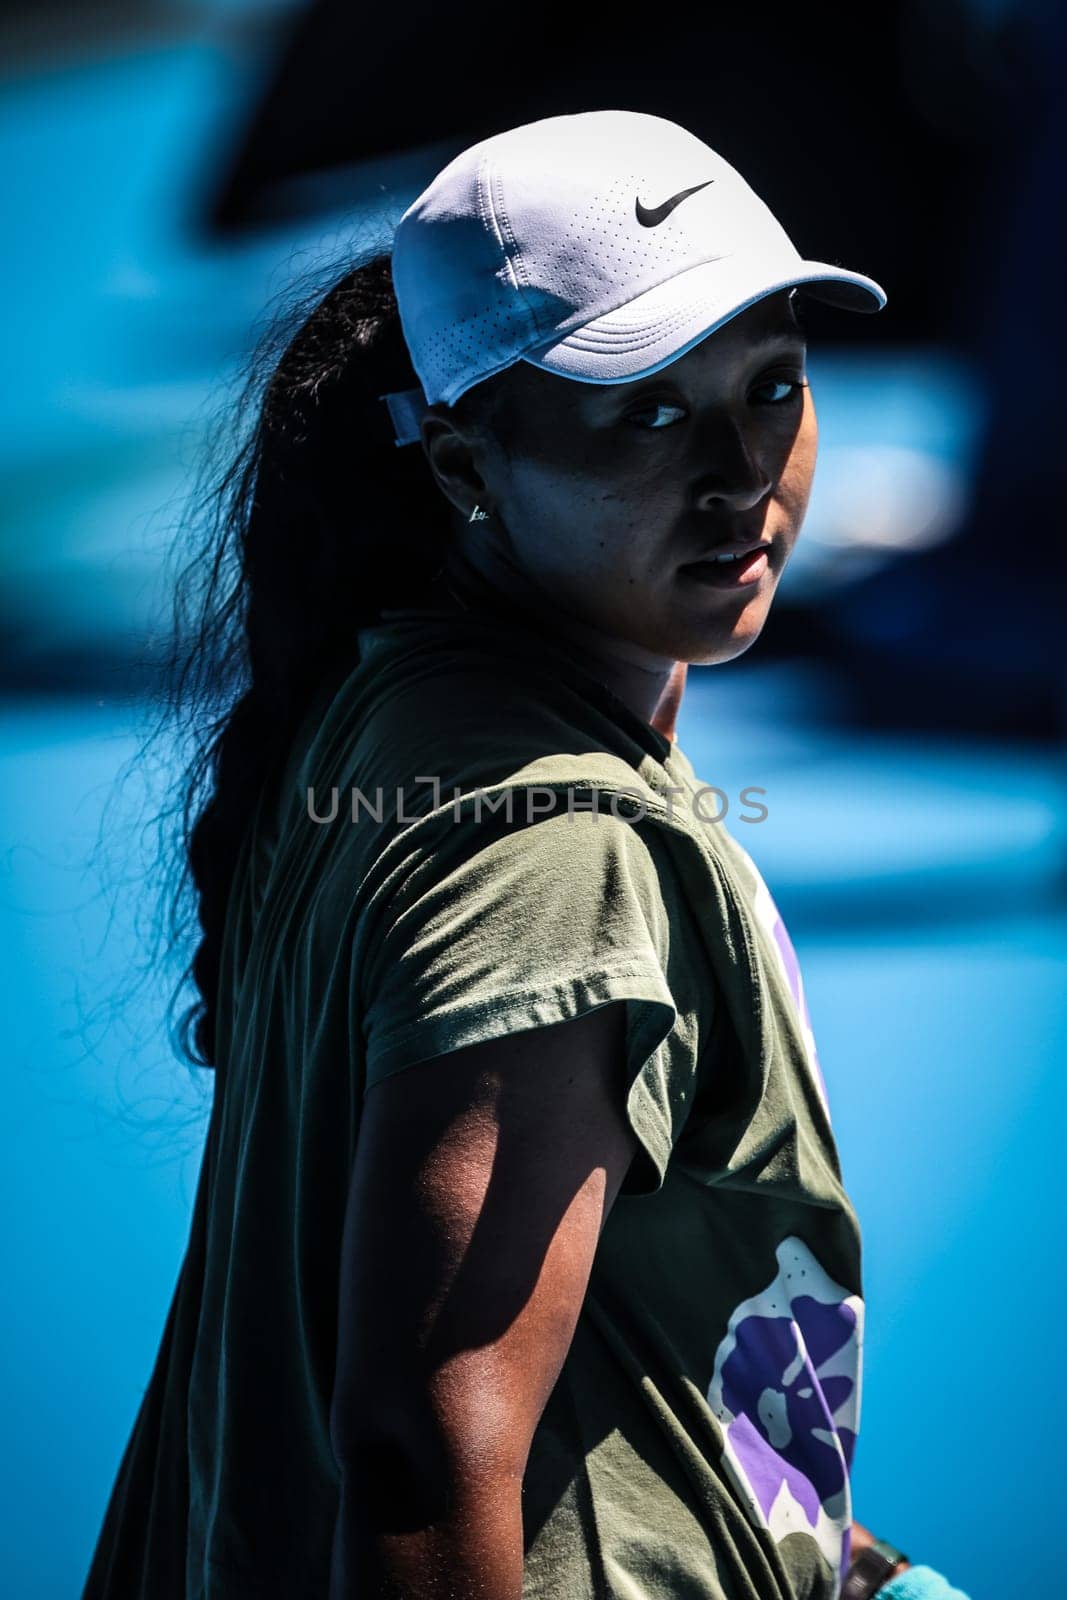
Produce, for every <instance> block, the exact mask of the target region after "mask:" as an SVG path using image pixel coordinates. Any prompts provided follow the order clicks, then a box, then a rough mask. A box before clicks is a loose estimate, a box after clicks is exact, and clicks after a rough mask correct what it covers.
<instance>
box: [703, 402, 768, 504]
mask: <svg viewBox="0 0 1067 1600" xmlns="http://www.w3.org/2000/svg"><path fill="white" fill-rule="evenodd" d="M702 445H703V448H702V452H701V455H702V468H703V470H702V471H701V472H700V473H699V477H698V482H697V503H698V505H699V506H700V508H701V509H702V510H703V509H705V508H706V509H713V508H714V507H715V506H716V505H718V506H728V507H729V508H730V509H731V510H733V511H751V510H752V509H753V508H754V507H755V506H758V505H759V503H760V501H761V500H762V499H763V498H764V497H765V496H766V495H767V494H769V492H770V489H771V486H772V484H773V482H774V480H773V478H772V476H771V474H770V473H769V472H768V470H767V468H766V466H765V465H764V464H763V461H762V459H761V458H760V456H758V455H757V454H756V452H755V451H754V449H753V448H752V445H751V443H750V442H749V441H748V440H747V439H746V438H745V434H744V430H743V429H742V428H741V427H740V426H739V425H738V424H737V423H736V422H735V421H723V422H721V423H720V424H719V426H717V427H716V428H714V429H713V430H710V431H709V432H708V434H707V435H706V436H705V438H704V440H703V441H702Z"/></svg>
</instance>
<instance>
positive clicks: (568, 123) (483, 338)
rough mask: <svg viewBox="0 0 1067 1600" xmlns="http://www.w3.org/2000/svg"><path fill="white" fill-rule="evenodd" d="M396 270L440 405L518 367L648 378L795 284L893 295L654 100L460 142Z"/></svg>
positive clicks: (415, 218)
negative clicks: (652, 105) (804, 241)
mask: <svg viewBox="0 0 1067 1600" xmlns="http://www.w3.org/2000/svg"><path fill="white" fill-rule="evenodd" d="M393 282H394V285H395V289H396V295H397V301H398V304H399V308H400V321H401V326H402V328H403V331H404V339H405V342H406V344H407V347H408V351H409V353H410V356H411V360H412V364H413V366H414V368H415V371H416V373H417V375H418V378H419V382H420V384H421V386H422V392H423V397H424V401H425V403H426V404H432V403H433V402H435V401H438V400H441V401H445V402H446V403H448V404H451V403H452V402H453V401H455V400H457V399H458V398H459V396H460V395H461V394H463V393H465V391H466V390H468V389H470V388H471V387H472V386H473V385H474V384H476V383H479V382H481V380H482V379H483V378H489V377H491V376H492V375H493V374H494V373H496V372H501V371H502V370H503V369H504V368H505V367H509V366H512V365H513V364H514V363H515V362H516V361H528V362H531V363H532V364H533V365H534V366H535V367H541V368H543V369H544V370H545V371H546V372H556V373H559V374H561V375H562V376H563V377H567V378H575V379H578V380H580V381H582V382H586V383H624V382H627V381H629V380H631V379H633V378H638V377H643V376H645V375H646V374H648V373H650V372H655V371H657V370H658V369H659V368H661V367H665V366H667V365H668V364H669V363H670V362H672V361H674V360H676V359H677V357H678V356H680V355H682V354H683V353H684V352H685V351H686V350H688V349H690V348H691V346H693V345H695V344H697V343H698V342H699V341H700V340H701V339H703V338H706V337H707V335H708V334H710V333H713V332H714V330H715V329H716V328H718V327H721V326H722V324H723V323H724V322H728V321H729V320H730V318H731V317H735V316H737V315H738V313H739V312H741V311H744V310H745V309H746V307H748V306H750V305H752V304H754V303H755V302H756V301H757V300H761V299H763V298H764V297H765V296H766V295H769V294H774V293H776V292H777V291H778V290H781V289H786V288H791V287H794V286H797V285H805V286H808V287H809V292H810V293H811V294H813V295H815V296H816V297H817V298H818V299H820V300H828V301H830V302H831V303H832V304H834V305H840V306H844V307H846V308H848V309H850V310H855V311H879V310H880V309H881V308H882V306H884V305H885V300H886V297H885V293H884V292H883V290H882V289H881V288H880V287H879V286H878V284H877V283H875V282H873V281H872V279H870V278H866V277H864V276H863V274H862V273H859V272H850V271H847V270H846V269H845V268H844V267H838V266H831V265H829V264H828V263H827V262H825V261H807V260H805V259H804V258H803V257H802V256H801V255H800V253H799V252H798V251H797V249H796V247H795V246H794V245H793V243H792V242H791V240H790V239H789V236H788V235H787V234H786V232H785V230H784V228H783V227H782V226H781V224H780V223H779V222H778V221H777V219H776V218H775V217H774V216H773V215H772V213H771V211H770V210H769V209H768V207H767V206H766V205H764V203H763V201H762V200H761V199H760V198H759V196H758V195H757V194H755V193H754V191H753V190H752V189H750V188H749V186H748V184H747V183H746V182H745V180H744V179H743V178H742V177H741V175H740V173H738V172H737V171H735V169H734V168H733V167H731V166H730V164H729V162H727V161H724V160H723V158H722V156H720V155H716V153H715V151H714V150H712V149H710V148H709V146H708V145H706V144H704V143H703V141H702V140H700V139H698V138H697V137H696V136H695V135H694V134H692V133H689V132H687V131H686V129H685V128H680V127H679V126H678V125H677V123H674V122H668V121H667V120H666V119H665V118H663V117H655V116H650V115H648V114H646V113H645V112H640V111H584V112H578V113H576V114H573V115H568V116H558V117H545V118H543V119H542V120H541V121H539V122H531V123H527V124H526V125H525V126H523V127H519V128H511V129H509V130H508V131H506V132H504V133H498V134H494V135H493V136H492V137H491V138H488V139H484V140H482V141H481V142H480V143H479V144H475V145H472V146H471V147H470V149H468V150H464V151H463V152H462V154H460V155H458V156H456V157H455V159H454V160H453V161H451V162H449V164H448V165H447V166H446V167H444V168H443V169H442V171H441V172H439V173H438V174H437V176H436V178H434V180H433V182H432V183H431V184H430V185H429V186H428V187H427V188H426V189H424V190H423V192H422V194H420V195H419V197H418V199H417V200H415V201H414V202H413V203H412V204H411V205H410V206H409V207H408V209H407V210H406V211H405V212H404V214H403V216H402V217H401V219H400V222H399V224H398V225H397V230H396V236H395V239H394V242H393ZM408 392H409V393H410V391H408ZM390 409H391V410H392V407H391V408H390Z"/></svg>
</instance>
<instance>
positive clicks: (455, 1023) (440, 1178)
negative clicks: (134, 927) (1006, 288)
mask: <svg viewBox="0 0 1067 1600" xmlns="http://www.w3.org/2000/svg"><path fill="white" fill-rule="evenodd" d="M394 286H395V296H396V298H395V299H394ZM798 289H802V290H804V291H805V292H810V293H813V294H818V295H819V296H821V297H823V298H826V299H830V300H832V301H834V302H836V303H838V304H842V305H845V306H850V307H853V308H856V309H866V310H876V309H878V308H879V307H880V306H881V305H882V304H883V303H884V299H885V297H884V295H883V293H882V291H881V290H880V289H879V288H878V286H877V285H876V284H874V283H873V282H872V281H871V280H870V279H867V278H864V277H862V275H860V274H858V273H854V272H849V271H846V270H844V269H842V268H839V267H835V266H830V265H827V264H825V263H820V262H809V261H804V260H802V259H801V257H800V256H799V255H798V253H797V252H796V250H795V249H794V247H793V246H792V244H791V243H790V242H789V240H788V238H787V237H786V235H785V234H784V232H783V230H782V229H781V227H780V226H779V224H778V223H777V222H776V221H775V219H774V218H773V217H772V216H771V214H770V212H769V211H768V210H767V208H766V207H765V206H764V205H763V204H762V202H761V201H760V200H759V199H758V198H757V197H756V196H755V195H754V194H753V193H752V191H751V190H750V189H749V188H748V186H747V185H746V184H745V183H744V182H743V180H742V179H741V178H740V176H739V175H738V174H737V173H736V172H735V171H734V170H733V169H732V168H731V167H730V166H729V165H728V164H727V163H726V162H725V161H723V160H722V159H721V158H720V157H719V156H717V155H716V154H715V153H714V152H713V151H711V150H710V149H708V147H707V146H706V145H704V144H703V143H701V142H700V141H699V140H698V139H696V138H695V137H694V136H693V135H691V134H689V133H688V132H686V131H685V130H684V129H681V128H678V127H676V126H675V125H674V124H672V123H670V122H666V121H663V120H661V119H659V118H656V117H650V116H646V115H642V114H636V113H628V112H616V111H597V112H591V113H585V114H582V115H576V116H567V117H554V118H547V119H544V120H542V121H540V122H536V123H533V124H530V125H528V126H526V127H522V128H517V129H512V130H510V131H508V132H506V133H503V134H500V135H497V136H495V137H494V138H492V139H490V140H487V141H484V142H483V143H482V144H480V145H476V146H474V147H473V148H472V149H470V150H468V151H466V152H464V153H463V154H462V155H460V156H459V157H457V158H456V160H455V161H453V162H452V163H450V164H449V165H448V166H447V167H446V168H445V169H444V170H443V171H442V172H441V173H439V174H438V176H437V177H436V178H435V180H434V181H433V183H432V184H430V185H429V187H428V188H427V189H426V190H425V191H424V193H423V194H422V195H421V196H420V197H419V198H418V200H416V202H415V203H414V204H413V205H412V206H411V207H410V208H409V210H408V211H407V212H406V213H405V214H404V217H403V218H402V219H401V222H400V225H399V227H398V229H397V234H396V238H395V241H394V248H393V255H392V259H391V260H390V259H389V258H386V257H379V258H377V259H375V260H372V261H370V262H368V263H367V264H366V265H364V266H362V267H359V268H357V269H355V270H353V271H351V272H350V273H348V274H347V275H346V276H345V277H344V279H343V280H342V281H341V282H339V283H338V284H337V285H336V286H335V287H334V288H333V290H332V291H331V292H330V293H329V294H328V295H327V296H326V297H325V298H324V299H323V300H322V301H321V303H320V304H319V305H318V306H317V308H316V309H315V310H314V312H313V313H312V315H311V316H310V317H309V318H308V320H307V321H306V322H305V324H304V325H303V326H302V327H301V329H300V330H299V332H298V333H297V335H296V337H295V338H294V339H293V341H292V343H291V344H290V345H289V347H288V348H287V350H286V352H285V354H284V356H283V357H282V359H281V361H280V363H279V365H278V367H277V370H276V372H275V373H274V375H273V377H272V380H271V383H270V385H269V387H268V389H267V393H266V395H265V398H264V402H263V407H262V412H261V415H260V418H259V421H258V426H257V429H256V432H255V435H254V437H253V440H252V442H251V446H250V450H249V453H248V456H247V459H246V461H245V462H244V465H243V472H242V474H241V475H240V476H236V477H235V478H234V480H233V482H234V483H235V484H236V493H235V494H234V496H233V498H232V501H231V523H230V530H229V531H230V535H231V538H234V539H235V540H236V542H237V553H238V555H239V557H240V570H239V574H238V578H237V581H236V584H235V587H234V589H233V591H232V593H231V594H230V596H229V597H228V599H227V601H226V603H225V604H224V605H223V606H222V607H221V612H222V614H223V615H225V616H232V617H238V618H240V619H241V620H243V622H244V625H245V629H246V639H245V646H244V648H245V650H246V660H247V666H248V669H249V682H248V687H247V689H246V692H245V693H244V694H243V696H242V697H241V698H240V699H239V700H238V702H237V704H236V705H235V706H234V707H233V710H232V713H231V714H230V715H229V717H228V718H227V719H224V721H223V722H222V723H221V724H220V725H219V726H218V728H217V730H215V739H214V743H213V744H212V746H211V748H210V771H211V777H212V780H213V790H212V794H211V797H210V800H209V803H208V804H207V805H206V806H205V807H204V809H203V810H202V812H201V814H200V816H199V818H198V819H197V821H196V826H195V828H194V830H193V832H192V837H191V845H190V861H191V870H192V874H193V878H194V882H195V886H196V889H197V892H198V895H199V914H200V919H201V923H202V930H203V937H202V940H201V943H200V945H199V948H198V950H197V954H196V959H195V962H194V966H193V973H194V976H195V978H196V981H197V984H198V986H199V989H200V996H201V999H200V1003H199V1005H198V1007H197V1009H196V1010H195V1012H194V1013H193V1014H192V1016H191V1017H190V1019H189V1021H190V1024H191V1025H193V1026H194V1028H195V1031H194V1037H193V1044H194V1047H195V1052H196V1054H197V1056H198V1058H199V1059H201V1060H202V1061H204V1062H205V1063H207V1064H209V1065H212V1066H214V1068H215V1071H216V1089H215V1099H214V1106H213V1111H212V1118H211V1125H210V1129H209V1134H208V1140H207V1145H206V1149H205V1155H204V1162H203V1168H202V1172H201V1177H200V1182H199V1186H198V1191H197V1196H196V1203H195V1209H194V1215H193V1222H192V1231H191V1238H190V1244H189V1249H188V1252H187V1255H186V1257H185V1260H184V1262H183V1266H182V1271H181V1274H180V1278H179V1282H178V1285H177V1289H176V1292H175V1296H174V1301H173V1304H172V1307H171V1311H170V1315H169V1317H168V1321H167V1326H166V1329H165V1332H164V1337H163V1341H162V1345H161V1348H160V1352H159V1356H158V1359H157V1363H156V1367H155V1369H154V1371H153V1374H152V1377H151V1381H150V1384H149V1386H148V1390H147V1392H146V1394H145V1397H144V1402H143V1404H142V1406H141V1410H140V1414H139V1416H138V1418H137V1421H136V1424H135V1427H134V1430H133V1433H132V1435H131V1438H130V1442H129V1445H128V1447H127V1450H126V1454H125V1457H124V1459H123V1462H122V1464H121V1466H120V1469H119V1474H118V1480H117V1482H116V1485H115V1488H114V1490H113V1493H112V1497H111V1502H110V1505H109V1507H108V1511H107V1516H106V1518H105V1522H104V1527H103V1530H102V1532H101V1536H100V1540H99V1543H98V1547H97V1551H96V1555H95V1559H94V1562H93V1566H92V1571H91V1573H90V1576H89V1579H88V1583H87V1586H86V1589H85V1600H99V1597H102V1596H108V1597H111V1596H119V1595H121V1596H123V1597H132V1596H146V1597H147V1596H151V1597H152V1600H164V1597H167V1596H175V1597H178V1596H183V1597H190V1600H191V1597H205V1600H207V1597H210V1600H220V1597H224V1596H225V1597H237V1596H241V1597H242V1600H244V1597H253V1596H255V1597H260V1600H266V1597H271V1600H274V1597H278V1600H281V1597H282V1596H284V1597H285V1600H297V1597H304V1596H306V1597H309V1600H310V1597H312V1596H314V1597H317V1600H321V1597H327V1596H328V1597H329V1600H348V1597H350V1596H353V1597H354V1596H359V1597H361V1600H363V1597H367V1600H369V1597H371V1596H382V1597H385V1596H389V1597H393V1600H439V1597H440V1600H444V1597H449V1600H476V1597H477V1600H519V1597H520V1595H521V1596H525V1597H530V1596H538V1597H542V1596H543V1597H549V1596H551V1597H557V1596H558V1597H560V1600H585V1597H589V1600H592V1597H593V1596H598V1597H599V1596H607V1595H610V1596H612V1597H615V1596H618V1597H646V1600H653V1597H655V1600H659V1597H666V1596H672V1597H673V1596H684V1597H686V1600H690V1597H693V1600H695V1597H698V1596H699V1597H701V1600H705V1597H706V1600H721V1597H724V1596H729V1597H739V1596H745V1597H749V1600H756V1597H759V1600H772V1597H774V1600H777V1597H782V1600H784V1597H791V1600H792V1597H800V1596H804V1597H806V1600H831V1597H832V1596H836V1595H838V1594H839V1593H844V1594H845V1595H846V1596H848V1597H849V1600H860V1597H862V1596H866V1595H868V1594H872V1593H874V1592H876V1590H877V1591H878V1592H880V1593H882V1594H884V1595H885V1596H887V1597H899V1596H904V1595H908V1596H913V1595H920V1594H921V1595H924V1596H930V1597H934V1596H937V1597H940V1600H944V1597H945V1596H947V1595H949V1594H950V1593H951V1594H955V1593H956V1591H950V1590H949V1589H948V1587H947V1585H946V1584H945V1582H944V1580H943V1579H941V1578H939V1577H938V1575H937V1574H935V1573H933V1572H932V1570H931V1569H929V1568H921V1567H909V1566H908V1564H907V1562H906V1561H905V1559H904V1558H903V1557H902V1556H901V1554H900V1552H899V1551H898V1550H895V1549H894V1548H893V1547H891V1546H886V1545H881V1544H879V1543H878V1542H876V1541H872V1540H871V1536H870V1535H869V1534H867V1533H866V1531H865V1530H864V1529H863V1528H862V1527H861V1526H860V1525H859V1524H858V1523H856V1522H855V1521H854V1519H853V1516H852V1507H851V1500H850V1494H849V1483H848V1472H849V1466H850V1463H851V1460H852V1453H853V1447H854V1443H855V1438H856V1430H857V1426H858V1418H859V1393H860V1350H861V1337H862V1312H863V1304H862V1299H861V1286H860V1244H859V1234H858V1228H857V1223H856V1219H855V1216H854V1213H853V1211H852V1208H851V1206H850V1204H849V1201H848V1198H847V1196H846V1194H845V1192H844V1190H843V1188H842V1185H841V1179H840V1171H839V1167H838V1161H837V1153H836V1150H835V1147H834V1142H833V1135H832V1132H831V1129H830V1122H829V1114H828V1109H827V1105H826V1097H825V1089H824V1086H823V1084H822V1080H821V1076H820V1073H819V1068H818V1062H817V1059H816V1056H815V1052H814V1046H813V1042H812V1037H811V1030H810V1025H809V1020H808V1017H807V1012H806V1009H805V1007H804V1002H803V992H802V989H801V985H800V979H799V973H798V971H797V967H796V961H795V957H794V954H793V951H792V947H791V945H790V943H789V938H788V935H787V933H786V931H785V928H784V926H783V924H782V922H781V919H780V917H779V916H778V914H777V912H776V910H775V908H774V904H773V901H772V900H771V897H770V895H769V893H768V891H767V889H766V886H765V885H764V884H763V882H762V879H761V878H760V876H759V874H758V872H757V871H756V869H755V867H754V865H753V864H752V862H751V861H750V860H749V858H748V856H747V855H746V853H745V852H744V851H743V850H742V849H741V848H740V846H739V845H738V844H737V843H736V842H735V841H734V840H733V839H732V838H731V837H730V836H729V834H728V833H727V832H726V830H725V829H724V828H723V827H722V826H721V824H720V823H718V822H717V821H716V817H717V810H716V807H715V804H714V801H709V798H708V796H709V789H708V786H707V785H702V784H701V783H700V781H699V780H698V778H697V776H696V774H695V773H694V771H693V768H692V766H691V765H690V763H689V762H688V760H687V759H686V757H685V755H684V753H683V752H682V750H681V749H680V748H679V746H678V744H677V742H676V739H675V734H674V727H675V719H676V716H677V712H678V708H679V704H680V701H681V696H682V692H683V688H684V683H685V674H686V668H687V665H688V663H689V662H699V663H704V664H708V663H715V662H721V661H728V660H730V659H732V658H733V657H735V656H737V655H739V654H740V653H741V652H742V651H743V650H745V649H746V648H747V647H748V646H749V645H750V644H751V643H752V642H753V640H754V639H755V638H756V637H757V635H758V633H759V631H760V629H761V627H762V626H763V622H764V620H765V618H766V615H767V611H768V609H769V606H770V603H771V599H772V597H773V593H774V589H775V586H776V584H777V581H778V578H779V577H780V575H781V571H782V568H783V566H784V564H785V562H786V560H787V559H788V556H789V553H790V550H791V548H792V546H793V543H794V541H795V540H796V538H797V535H798V533H799V530H800V524H801V521H802V518H803V515H804V510H805V507H806V504H807V499H808V493H809V489H810V484H811V477H812V471H813V468H814V462H815V449H816V424H815V415H814V410H813V406H812V400H811V395H810V391H809V389H808V387H807V384H806V381H805V378H804V355H805V346H804V338H803V334H802V332H801V330H800V327H799V324H798V322H797V320H796V315H795V303H794V296H795V293H796V292H797V290H798ZM394 429H395V432H394ZM222 564H223V560H222V553H221V552H220V553H218V555H217V559H216V565H215V567H214V568H213V569H212V570H213V574H214V575H217V573H218V571H219V570H220V569H221V566H222ZM213 593H214V591H213V589H209V596H210V595H212V594H213ZM894 1573H896V1574H897V1575H896V1576H893V1574H894ZM886 1580H891V1581H888V1582H887V1581H886ZM842 1586H843V1587H842Z"/></svg>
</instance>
